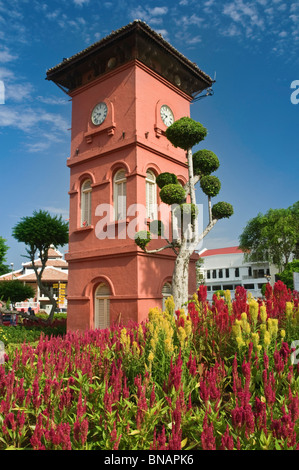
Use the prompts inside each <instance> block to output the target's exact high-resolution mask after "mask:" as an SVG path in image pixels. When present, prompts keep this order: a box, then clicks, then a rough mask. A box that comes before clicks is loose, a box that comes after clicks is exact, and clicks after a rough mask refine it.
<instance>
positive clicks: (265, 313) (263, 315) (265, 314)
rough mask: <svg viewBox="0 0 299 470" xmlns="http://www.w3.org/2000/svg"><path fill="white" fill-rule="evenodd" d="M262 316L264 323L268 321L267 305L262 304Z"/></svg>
mask: <svg viewBox="0 0 299 470" xmlns="http://www.w3.org/2000/svg"><path fill="white" fill-rule="evenodd" d="M260 317H261V321H262V323H266V320H267V309H266V307H265V305H261V306H260Z"/></svg>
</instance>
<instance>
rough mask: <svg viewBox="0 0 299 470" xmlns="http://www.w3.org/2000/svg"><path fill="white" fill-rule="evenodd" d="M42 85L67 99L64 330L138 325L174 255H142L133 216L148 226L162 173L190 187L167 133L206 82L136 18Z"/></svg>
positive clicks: (166, 284) (163, 289) (157, 300)
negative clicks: (69, 102) (69, 111)
mask: <svg viewBox="0 0 299 470" xmlns="http://www.w3.org/2000/svg"><path fill="white" fill-rule="evenodd" d="M47 79H48V80H52V81H53V82H54V83H56V84H57V85H58V86H59V87H60V88H62V89H63V90H64V91H65V92H66V93H68V94H69V96H70V97H71V99H72V137H71V152H70V157H69V158H68V161H67V165H68V167H69V168H70V191H69V195H70V227H69V234H70V237H69V252H68V254H67V256H66V259H67V261H68V263H69V279H68V329H69V330H77V329H79V330H85V329H90V328H105V327H107V326H109V325H111V324H113V323H115V322H118V321H121V322H122V323H126V322H127V321H128V320H135V321H138V322H140V321H142V320H144V319H145V318H146V317H147V314H148V311H149V308H151V307H154V306H160V307H162V304H163V298H164V297H165V296H167V295H169V294H170V293H171V277H172V271H173V267H174V260H175V254H174V253H173V252H172V251H171V250H165V251H163V252H161V253H156V254H146V253H144V252H143V251H142V250H141V249H140V248H139V247H138V246H137V245H136V244H135V242H134V233H135V232H136V231H137V230H140V229H142V227H141V228H140V225H138V224H137V225H136V216H137V214H139V215H140V214H142V217H141V219H142V220H145V222H144V223H145V227H146V224H147V223H149V222H150V221H151V220H153V219H159V218H160V215H159V214H160V212H159V211H158V210H157V206H158V207H161V208H163V204H162V203H161V201H159V196H158V194H159V191H158V190H157V186H156V182H155V180H156V177H157V175H158V174H160V173H163V172H171V173H175V174H176V175H177V176H178V179H179V181H180V182H181V183H183V184H184V183H185V182H186V181H187V178H188V169H187V166H186V155H185V152H184V151H183V150H181V149H178V148H175V147H173V146H172V144H171V143H170V142H169V141H168V139H167V138H166V136H165V130H166V128H167V126H169V125H170V124H171V123H172V122H173V121H174V120H177V119H179V118H181V117H183V116H189V115H190V102H191V101H192V99H193V97H194V96H195V95H196V94H198V93H200V92H201V91H202V90H204V89H206V88H208V87H210V86H211V85H212V80H211V78H210V77H209V76H208V75H206V74H205V73H204V72H202V71H201V70H200V69H199V68H198V67H197V66H196V65H195V64H194V63H192V62H190V61H189V60H188V59H186V58H185V57H184V56H183V55H181V54H180V53H179V52H178V51H177V50H176V49H174V48H173V47H172V46H171V45H170V44H169V43H168V42H166V41H165V40H164V39H163V38H162V37H161V36H160V35H159V34H157V33H156V32H155V31H153V30H152V29H151V28H149V26H148V25H146V24H145V23H143V22H141V21H134V22H133V23H130V24H129V25H127V26H125V27H123V28H121V29H119V30H118V31H116V32H113V33H112V34H110V35H109V36H107V37H106V38H104V39H102V40H101V41H99V42H97V43H95V44H93V45H92V46H90V47H88V48H87V49H85V50H83V51H82V52H80V53H78V54H76V55H74V56H73V57H71V58H69V59H65V60H64V61H63V62H62V63H60V64H59V65H57V66H55V67H53V68H51V69H50V70H48V72H47ZM136 205H137V206H136ZM136 209H137V210H136ZM143 210H144V212H142V211H143ZM138 211H139V212H138ZM138 220H140V219H138ZM151 243H153V244H155V245H156V246H161V243H163V242H161V241H160V240H154V241H152V242H151ZM194 263H195V259H193V261H192V262H191V263H190V291H189V292H190V294H193V293H194V292H195V290H196V274H195V266H194Z"/></svg>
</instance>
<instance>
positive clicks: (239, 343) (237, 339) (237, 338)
mask: <svg viewBox="0 0 299 470" xmlns="http://www.w3.org/2000/svg"><path fill="white" fill-rule="evenodd" d="M236 341H237V345H238V348H239V349H240V348H241V347H242V346H245V343H244V341H243V338H242V336H237V337H236Z"/></svg>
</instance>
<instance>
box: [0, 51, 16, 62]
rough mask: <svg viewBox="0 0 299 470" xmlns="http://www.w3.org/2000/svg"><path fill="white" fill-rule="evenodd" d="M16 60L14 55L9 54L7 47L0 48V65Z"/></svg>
mask: <svg viewBox="0 0 299 470" xmlns="http://www.w3.org/2000/svg"><path fill="white" fill-rule="evenodd" d="M16 58H17V56H16V55H14V54H11V52H10V51H9V49H8V47H2V48H0V63H2V64H5V63H6V62H11V61H12V60H15V59H16Z"/></svg>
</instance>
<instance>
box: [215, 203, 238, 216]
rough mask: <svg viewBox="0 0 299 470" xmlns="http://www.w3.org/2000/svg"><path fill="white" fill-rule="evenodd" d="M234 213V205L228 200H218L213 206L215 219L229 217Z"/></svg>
mask: <svg viewBox="0 0 299 470" xmlns="http://www.w3.org/2000/svg"><path fill="white" fill-rule="evenodd" d="M233 213H234V209H233V206H232V205H231V204H229V203H228V202H217V204H214V206H213V207H212V216H213V219H224V218H227V219H228V218H229V217H231V216H232V215H233Z"/></svg>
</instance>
